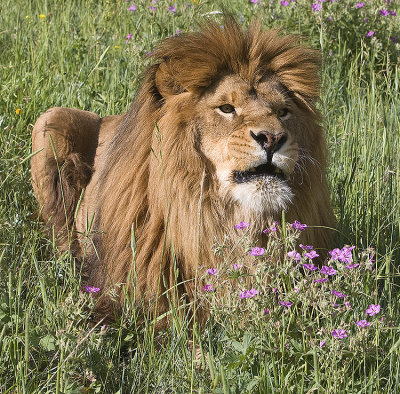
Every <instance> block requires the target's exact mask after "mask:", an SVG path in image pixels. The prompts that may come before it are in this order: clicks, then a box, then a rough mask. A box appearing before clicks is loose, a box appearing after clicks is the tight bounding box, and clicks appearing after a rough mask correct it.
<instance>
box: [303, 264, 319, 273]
mask: <svg viewBox="0 0 400 394" xmlns="http://www.w3.org/2000/svg"><path fill="white" fill-rule="evenodd" d="M303 267H304V268H306V269H308V270H310V271H316V270H317V269H318V267H316V266H315V265H314V264H312V263H310V264H303Z"/></svg>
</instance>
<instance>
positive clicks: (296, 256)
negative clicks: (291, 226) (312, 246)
mask: <svg viewBox="0 0 400 394" xmlns="http://www.w3.org/2000/svg"><path fill="white" fill-rule="evenodd" d="M287 255H288V257H290V258H291V259H293V260H296V261H297V262H299V261H300V260H301V255H300V253H297V252H296V251H295V250H292V251H291V252H288V254H287Z"/></svg>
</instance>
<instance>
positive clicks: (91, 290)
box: [85, 285, 100, 293]
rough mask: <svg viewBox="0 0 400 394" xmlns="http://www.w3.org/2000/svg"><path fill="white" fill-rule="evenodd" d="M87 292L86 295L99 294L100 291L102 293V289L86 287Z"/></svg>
mask: <svg viewBox="0 0 400 394" xmlns="http://www.w3.org/2000/svg"><path fill="white" fill-rule="evenodd" d="M85 291H86V293H97V292H98V291H100V289H99V288H98V287H95V286H88V285H86V286H85Z"/></svg>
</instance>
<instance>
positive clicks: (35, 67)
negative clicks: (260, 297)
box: [0, 0, 400, 393]
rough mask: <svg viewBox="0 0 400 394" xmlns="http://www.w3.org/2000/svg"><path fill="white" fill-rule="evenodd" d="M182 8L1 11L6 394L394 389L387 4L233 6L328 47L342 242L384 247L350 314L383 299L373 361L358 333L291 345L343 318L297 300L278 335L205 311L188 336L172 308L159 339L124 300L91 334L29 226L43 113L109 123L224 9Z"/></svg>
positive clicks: (393, 77)
mask: <svg viewBox="0 0 400 394" xmlns="http://www.w3.org/2000/svg"><path fill="white" fill-rule="evenodd" d="M188 3H189V5H190V7H188V6H187V5H185V2H184V1H181V0H180V1H177V2H176V4H175V6H176V9H177V12H176V13H172V12H170V11H168V6H169V5H171V4H170V3H168V2H166V1H163V0H160V1H159V2H157V4H156V6H157V8H158V9H157V11H155V12H153V11H150V10H149V6H150V5H151V2H150V1H147V0H141V1H137V2H135V4H136V5H137V9H136V11H134V12H130V11H128V8H129V5H130V4H131V3H126V2H125V1H122V0H121V1H112V0H103V1H91V0H89V1H82V0H74V1H72V0H64V1H56V0H31V1H29V2H25V1H21V0H17V1H9V0H2V2H1V3H0V48H1V53H0V218H1V219H0V273H1V275H0V393H6V392H27V393H31V392H40V393H42V392H57V393H62V392H65V393H72V392H82V390H83V391H87V392H107V393H117V392H119V393H125V392H135V393H136V392H191V391H195V390H196V391H197V392H273V391H278V390H280V391H281V392H293V393H297V392H307V391H309V390H319V391H321V392H323V391H324V390H325V391H326V392H398V391H399V389H398V387H399V383H400V382H399V380H400V376H399V374H400V358H399V353H400V336H399V319H400V312H399V310H400V309H399V306H400V305H399V295H398V294H399V292H398V280H397V279H398V276H399V271H398V262H399V259H400V242H399V230H400V207H399V201H400V132H399V130H400V120H399V119H400V118H399V115H400V98H399V94H398V91H399V80H400V74H399V70H398V62H399V56H400V55H399V46H398V44H395V43H394V42H393V41H392V40H391V39H390V37H397V39H400V37H399V30H400V29H399V17H398V16H391V15H388V16H385V17H383V16H381V15H380V14H379V10H382V9H390V10H395V11H397V13H398V14H400V9H399V5H398V4H397V3H395V2H394V1H392V2H384V1H378V0H371V1H369V2H365V5H364V7H363V8H360V9H356V8H355V4H356V2H355V1H354V2H353V1H350V0H346V1H344V0H342V1H341V0H339V1H338V2H337V3H335V2H325V3H323V9H322V10H321V12H315V11H312V8H311V5H310V2H308V1H305V0H304V1H303V0H298V1H297V2H289V5H288V6H283V5H281V2H280V1H266V0H265V1H261V0H260V1H259V2H258V3H257V4H254V3H251V2H250V1H249V2H247V1H246V2H243V1H236V0H235V1H229V2H225V7H226V8H227V9H229V10H232V12H233V13H234V14H236V15H237V16H238V18H239V19H242V20H243V23H247V22H248V21H249V20H250V19H251V18H252V17H254V16H257V17H259V18H261V19H262V21H263V23H264V24H265V26H270V27H278V26H279V27H281V28H282V29H283V30H284V31H286V32H291V33H299V34H302V35H304V36H305V38H306V40H307V41H308V42H309V44H310V45H312V46H314V47H315V48H320V49H321V52H322V54H323V58H324V63H323V71H322V80H323V90H322V95H323V97H322V101H321V104H320V106H321V110H322V113H323V115H324V126H325V130H326V135H327V141H328V148H329V154H330V166H329V173H328V176H329V181H330V184H331V191H332V200H333V204H334V208H335V212H336V216H337V219H338V241H337V242H338V245H337V246H338V247H342V246H343V244H348V245H357V246H358V250H360V251H361V250H362V249H365V248H367V247H374V248H375V249H376V257H375V263H374V267H373V269H374V270H375V271H374V275H373V276H369V277H368V278H369V279H368V278H367V276H362V277H361V279H360V283H358V285H359V289H358V292H359V293H357V297H353V299H352V302H351V304H352V309H351V310H350V311H347V312H346V313H348V315H345V317H344V318H343V319H344V321H348V322H351V321H352V320H351V319H353V320H354V319H356V318H359V317H361V316H362V315H364V316H365V305H366V303H371V304H372V303H373V304H377V303H379V304H380V305H381V307H382V312H381V315H378V317H379V318H380V317H381V316H384V317H385V320H384V322H382V323H381V324H380V325H378V324H376V326H374V328H372V329H370V331H368V342H366V345H365V346H366V347H369V348H370V349H369V350H368V352H363V349H361V348H354V347H352V344H353V342H352V341H353V340H354V339H353V337H352V335H353V334H354V335H355V333H356V330H355V329H354V328H351V329H350V330H349V331H350V333H351V335H349V337H348V338H344V339H342V340H337V341H336V342H335V341H334V340H333V339H332V338H330V340H329V341H328V342H329V343H328V345H326V346H327V347H325V348H320V347H319V345H315V346H311V345H310V344H309V343H308V342H307V341H306V339H305V338H308V337H307V336H306V334H304V335H303V334H302V335H303V336H302V335H300V336H296V335H295V334H294V333H293V332H292V331H291V330H292V327H293V324H294V322H295V321H296V320H299V321H301V319H305V318H307V319H308V320H309V326H310V327H318V328H319V329H323V328H324V325H326V326H325V327H331V326H330V325H331V324H333V323H332V322H334V321H335V320H332V319H334V317H332V318H331V317H329V316H325V317H324V319H323V318H321V317H320V316H319V317H317V316H316V315H315V314H310V315H308V314H307V313H308V309H307V308H306V307H305V306H304V305H303V306H301V305H299V306H297V307H296V308H297V309H293V310H291V311H290V312H288V313H282V314H279V313H278V312H277V314H276V315H274V317H273V319H275V321H274V323H275V326H273V327H275V328H274V329H271V326H270V325H269V324H270V321H268V322H267V320H263V319H261V318H260V317H258V318H260V319H261V320H259V321H258V323H257V324H254V325H248V326H245V327H244V328H245V329H243V327H239V325H237V324H236V322H237V321H236V320H235V319H237V316H235V315H232V316H229V314H228V315H224V316H222V317H223V319H225V320H221V316H220V315H218V314H212V315H211V318H210V321H209V322H208V324H207V325H206V327H205V329H203V330H202V331H201V332H199V331H198V330H197V329H196V327H195V328H194V329H193V331H190V330H188V329H187V321H186V320H185V318H180V317H179V313H176V316H177V317H176V318H175V319H174V324H173V327H172V328H171V329H170V330H169V331H166V332H163V333H155V332H154V329H153V326H152V324H151V322H147V323H146V324H144V325H140V326H139V325H137V324H136V320H135V310H134V308H133V307H132V305H129V303H127V304H126V305H124V311H123V314H122V317H121V319H120V320H119V321H118V322H116V323H114V324H112V325H109V326H107V325H105V324H104V323H103V322H100V323H99V324H98V325H95V324H94V323H92V322H91V320H90V313H89V312H88V311H90V308H91V306H92V303H93V300H92V298H91V296H90V294H82V293H80V292H79V275H78V273H77V272H76V269H75V265H74V260H73V259H72V257H71V256H70V255H69V254H68V253H65V254H62V255H59V254H58V253H57V250H56V248H55V245H53V244H52V242H51V241H50V240H49V239H51V237H48V236H47V235H46V233H45V232H44V229H43V226H42V224H41V223H39V222H38V221H37V220H35V219H34V215H33V213H34V212H35V209H36V205H35V201H34V198H33V194H32V191H31V186H30V174H29V156H30V132H31V130H32V124H33V123H34V122H35V120H36V119H37V117H38V116H39V114H40V113H42V112H43V111H45V110H46V109H47V108H49V107H53V106H58V105H59V106H61V105H62V106H67V107H77V108H81V109H86V110H91V111H94V112H97V113H99V114H100V115H102V116H104V115H109V114H114V113H123V112H124V111H126V109H127V108H128V106H129V105H130V103H131V102H132V101H133V99H134V95H135V90H136V88H137V86H138V82H139V75H140V71H141V70H142V69H143V67H144V65H146V62H147V60H146V52H148V51H151V49H152V48H153V47H154V45H155V44H156V42H157V41H158V40H159V39H161V38H164V37H167V36H170V35H173V34H176V33H177V31H178V29H180V30H182V31H187V30H190V29H193V28H195V25H196V20H197V19H198V18H199V17H200V15H202V14H205V13H207V12H210V11H216V10H221V9H222V5H223V4H222V3H221V4H216V3H215V2H207V1H195V2H194V1H188ZM211 17H218V16H211ZM330 17H331V18H332V20H329V18H330ZM364 18H367V20H368V21H367V22H365V23H366V24H365V25H363V23H364V22H363V19H364ZM384 18H387V19H384ZM389 18H391V19H389ZM329 23H331V24H329ZM364 26H365V27H364ZM369 30H375V35H374V36H373V37H372V38H371V37H366V33H367V32H368V31H369ZM130 33H131V34H132V38H131V39H129V40H127V39H126V36H127V35H128V34H130ZM316 247H318V245H316ZM356 257H357V253H356V254H355V258H356ZM255 279H256V278H255ZM343 283H345V282H343ZM271 300H273V297H271ZM250 301H251V300H250ZM271 302H272V301H271ZM303 304H305V301H303ZM214 306H215V305H214ZM238 316H239V315H238ZM346 319H347V320H346ZM221 321H223V322H225V323H226V326H224V325H223V324H221ZM376 321H378V319H377V320H376ZM235 324H236V326H235ZM349 324H350V323H349ZM235 327H236V328H237V329H235ZM332 327H333V326H332ZM307 335H308V334H307ZM324 335H328V336H329V333H325V334H324ZM287 338H289V339H290V338H291V341H292V342H290V346H289V349H287V348H286V347H285V343H286V339H287ZM277 341H278V342H277ZM285 349H286V350H287V351H286V350H285ZM351 349H352V350H351ZM196 353H197V357H196Z"/></svg>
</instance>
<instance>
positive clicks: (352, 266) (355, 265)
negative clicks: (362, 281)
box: [346, 264, 360, 270]
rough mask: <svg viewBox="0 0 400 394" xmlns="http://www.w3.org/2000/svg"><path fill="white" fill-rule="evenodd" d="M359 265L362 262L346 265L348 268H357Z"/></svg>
mask: <svg viewBox="0 0 400 394" xmlns="http://www.w3.org/2000/svg"><path fill="white" fill-rule="evenodd" d="M359 265H360V264H349V265H346V268H347V269H348V270H351V269H353V268H357V267H358V266H359Z"/></svg>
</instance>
